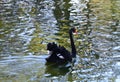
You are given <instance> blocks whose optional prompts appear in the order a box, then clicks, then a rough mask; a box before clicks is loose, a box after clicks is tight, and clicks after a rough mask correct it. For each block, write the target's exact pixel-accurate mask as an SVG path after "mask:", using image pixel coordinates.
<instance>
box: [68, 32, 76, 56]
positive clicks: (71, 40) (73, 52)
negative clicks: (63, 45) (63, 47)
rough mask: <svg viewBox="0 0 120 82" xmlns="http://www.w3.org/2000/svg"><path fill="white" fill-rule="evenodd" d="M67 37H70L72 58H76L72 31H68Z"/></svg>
mask: <svg viewBox="0 0 120 82" xmlns="http://www.w3.org/2000/svg"><path fill="white" fill-rule="evenodd" d="M69 35H70V42H71V49H72V50H71V51H72V57H76V48H75V44H74V40H73V33H72V30H70V31H69Z"/></svg>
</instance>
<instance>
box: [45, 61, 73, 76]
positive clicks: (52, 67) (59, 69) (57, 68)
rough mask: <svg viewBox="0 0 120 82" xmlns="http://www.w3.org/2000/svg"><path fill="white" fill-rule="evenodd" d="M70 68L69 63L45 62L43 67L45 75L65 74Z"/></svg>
mask: <svg viewBox="0 0 120 82" xmlns="http://www.w3.org/2000/svg"><path fill="white" fill-rule="evenodd" d="M71 68H72V67H71V64H70V63H64V64H61V65H58V64H51V63H47V64H46V69H45V76H46V77H52V76H59V75H66V74H67V73H69V72H70V71H71Z"/></svg>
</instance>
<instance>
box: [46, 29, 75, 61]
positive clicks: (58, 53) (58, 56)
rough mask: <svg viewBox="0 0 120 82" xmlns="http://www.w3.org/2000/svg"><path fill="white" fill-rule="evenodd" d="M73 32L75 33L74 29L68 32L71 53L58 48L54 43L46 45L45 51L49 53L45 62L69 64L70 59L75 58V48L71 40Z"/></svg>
mask: <svg viewBox="0 0 120 82" xmlns="http://www.w3.org/2000/svg"><path fill="white" fill-rule="evenodd" d="M74 32H76V29H75V28H71V29H70V30H69V35H70V42H71V53H70V52H69V51H68V50H66V49H65V48H64V47H63V46H58V45H57V44H55V43H54V42H53V43H48V44H47V50H49V51H50V52H51V53H50V56H49V57H48V58H46V61H47V62H53V63H64V62H71V61H72V58H75V57H76V48H75V45H74V40H73V33H74Z"/></svg>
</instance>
